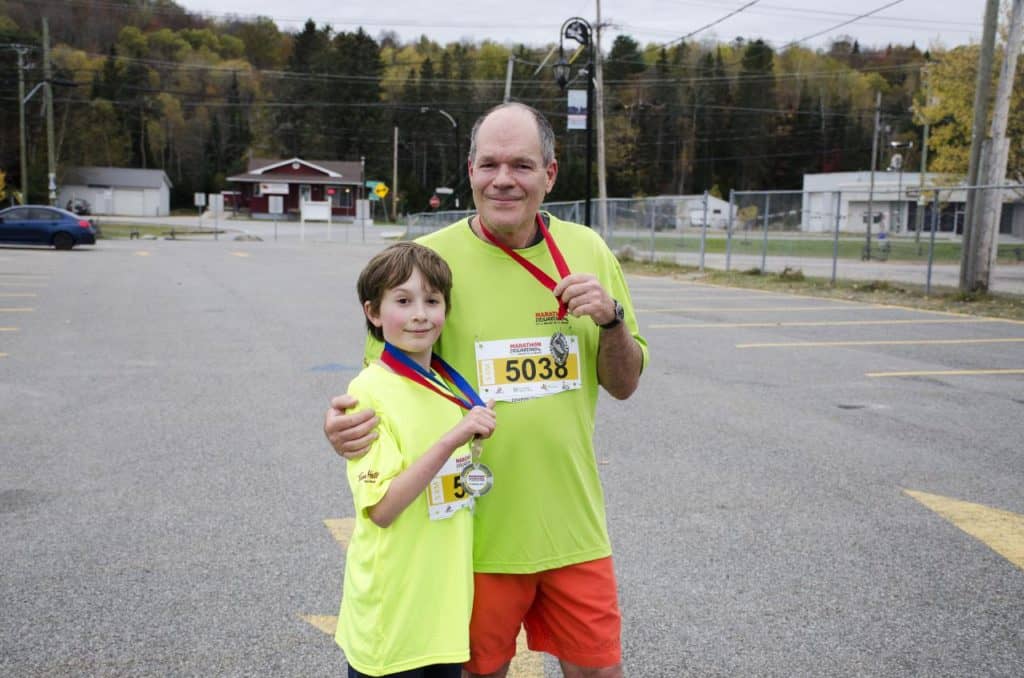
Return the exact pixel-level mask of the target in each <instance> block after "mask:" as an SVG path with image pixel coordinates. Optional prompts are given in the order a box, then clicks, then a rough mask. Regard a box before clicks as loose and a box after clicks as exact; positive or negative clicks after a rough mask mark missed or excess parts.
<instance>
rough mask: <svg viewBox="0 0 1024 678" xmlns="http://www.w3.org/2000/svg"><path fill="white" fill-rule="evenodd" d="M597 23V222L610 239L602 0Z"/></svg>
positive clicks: (602, 235) (595, 49)
mask: <svg viewBox="0 0 1024 678" xmlns="http://www.w3.org/2000/svg"><path fill="white" fill-rule="evenodd" d="M596 5H597V16H596V18H597V23H596V24H595V25H594V35H595V39H594V82H595V83H596V86H595V87H594V99H595V108H596V109H597V111H596V113H597V203H598V207H597V224H598V226H599V227H600V229H601V237H602V238H604V239H605V240H607V239H608V172H607V169H606V167H605V152H604V74H603V71H602V67H601V0H596Z"/></svg>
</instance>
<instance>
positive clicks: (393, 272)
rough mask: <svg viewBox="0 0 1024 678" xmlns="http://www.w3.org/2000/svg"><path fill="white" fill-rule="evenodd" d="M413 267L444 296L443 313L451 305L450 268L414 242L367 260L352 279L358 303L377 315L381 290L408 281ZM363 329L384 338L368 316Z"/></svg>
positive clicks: (381, 295) (386, 250) (377, 338)
mask: <svg viewBox="0 0 1024 678" xmlns="http://www.w3.org/2000/svg"><path fill="white" fill-rule="evenodd" d="M414 270H418V271H419V272H420V274H422V275H423V277H424V279H425V280H426V282H427V285H429V286H430V287H432V288H433V289H435V290H437V291H438V292H440V293H441V294H442V295H444V314H445V315H446V316H447V315H448V310H449V309H450V308H451V306H452V300H451V294H452V270H451V269H450V268H448V264H447V262H445V260H444V259H442V258H441V255H439V254H438V253H437V252H435V251H434V250H432V249H430V248H429V247H424V246H423V245H420V244H418V243H414V242H399V243H395V244H394V245H391V246H390V247H388V248H387V249H385V250H384V251H382V252H379V253H378V254H377V255H376V256H374V257H373V259H370V262H369V263H368V264H366V267H365V268H364V269H363V272H362V273H360V274H359V280H358V282H356V293H357V294H358V295H359V305H360V306H364V307H365V304H366V302H370V309H371V310H372V311H373V313H374V314H375V315H379V314H380V302H381V300H383V299H384V293H385V292H387V291H388V290H390V289H394V288H396V287H398V286H399V285H401V284H402V283H404V282H405V281H406V280H408V279H409V276H411V275H412V272H413V271H414ZM366 329H367V330H368V331H369V332H370V334H371V335H372V336H373V338H374V339H376V340H378V341H384V333H383V332H382V331H381V329H380V328H379V327H377V326H375V325H374V324H373V323H371V322H370V319H369V318H367V319H366Z"/></svg>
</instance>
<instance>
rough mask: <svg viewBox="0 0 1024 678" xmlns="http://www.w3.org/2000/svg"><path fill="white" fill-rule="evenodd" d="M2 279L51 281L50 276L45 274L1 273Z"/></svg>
mask: <svg viewBox="0 0 1024 678" xmlns="http://www.w3.org/2000/svg"><path fill="white" fill-rule="evenodd" d="M0 278H3V279H4V280H6V279H7V278H34V279H36V280H49V278H50V276H48V275H45V274H43V273H0Z"/></svg>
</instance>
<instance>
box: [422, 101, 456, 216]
mask: <svg viewBox="0 0 1024 678" xmlns="http://www.w3.org/2000/svg"><path fill="white" fill-rule="evenodd" d="M429 111H434V112H435V113H440V114H441V115H443V116H444V117H445V119H446V120H447V121H448V122H449V123H451V125H452V132H454V134H455V186H453V187H452V189H453V191H452V195H453V197H454V198H455V209H459V188H460V187H461V186H462V167H463V165H465V162H466V160H465V158H463V157H462V155H461V154H460V153H459V121H458V120H456V119H455V117H454V116H452V114H451V113H449V112H448V111H446V110H444V109H443V108H431V107H430V106H420V113H427V112H429Z"/></svg>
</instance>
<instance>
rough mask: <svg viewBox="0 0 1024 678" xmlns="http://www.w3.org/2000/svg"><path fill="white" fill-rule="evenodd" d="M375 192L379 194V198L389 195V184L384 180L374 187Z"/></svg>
mask: <svg viewBox="0 0 1024 678" xmlns="http://www.w3.org/2000/svg"><path fill="white" fill-rule="evenodd" d="M373 192H374V193H376V194H377V197H378V198H386V197H388V185H387V184H385V183H384V182H383V181H382V182H380V183H379V184H377V185H376V186H374V187H373Z"/></svg>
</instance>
